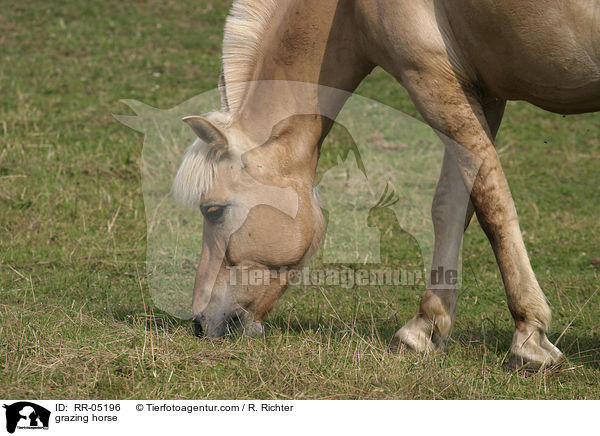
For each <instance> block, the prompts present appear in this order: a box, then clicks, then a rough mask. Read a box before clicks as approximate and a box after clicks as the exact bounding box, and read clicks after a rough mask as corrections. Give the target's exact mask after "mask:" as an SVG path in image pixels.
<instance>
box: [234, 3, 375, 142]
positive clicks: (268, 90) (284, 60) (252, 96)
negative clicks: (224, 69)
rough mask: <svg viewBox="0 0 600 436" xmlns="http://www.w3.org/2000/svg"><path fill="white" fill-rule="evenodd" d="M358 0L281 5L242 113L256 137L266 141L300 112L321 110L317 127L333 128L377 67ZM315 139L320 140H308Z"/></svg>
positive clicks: (264, 42)
mask: <svg viewBox="0 0 600 436" xmlns="http://www.w3.org/2000/svg"><path fill="white" fill-rule="evenodd" d="M353 3H354V2H348V1H345V0H291V1H290V2H289V3H288V7H283V8H278V9H277V11H276V13H275V16H273V17H272V23H273V24H272V26H271V28H270V30H268V31H267V32H266V34H265V35H264V38H263V39H262V44H261V49H260V50H259V53H260V55H259V57H258V59H257V62H256V66H255V69H254V71H253V74H252V75H251V80H252V82H251V83H249V84H248V86H247V92H246V96H245V98H244V101H243V103H242V105H241V107H240V109H239V113H238V121H239V123H240V125H242V126H243V127H246V128H244V130H246V131H250V132H251V133H250V134H251V136H253V139H254V140H255V141H257V142H259V143H261V142H262V141H263V140H264V139H265V138H267V137H268V135H269V134H270V132H271V130H270V129H271V128H272V126H274V125H276V124H277V123H278V122H279V121H281V120H284V119H287V118H289V117H291V116H294V115H299V114H314V115H320V117H317V118H316V120H318V121H317V122H315V123H314V126H312V127H311V128H314V129H319V130H320V131H321V132H320V133H321V134H320V138H321V139H322V138H324V136H325V135H326V134H327V132H328V131H329V129H330V127H331V125H332V123H333V120H334V119H335V117H336V116H337V114H338V112H339V111H340V109H341V108H342V106H343V104H344V103H345V101H346V99H347V98H348V97H349V96H350V95H351V93H352V91H354V89H355V88H356V87H357V86H358V84H359V83H360V81H361V80H362V79H363V78H364V77H365V76H366V75H367V74H368V73H369V72H370V71H371V69H372V68H373V65H372V64H371V63H370V62H369V61H368V60H367V59H366V56H364V54H363V50H362V47H361V44H360V41H359V40H358V38H359V36H358V35H359V32H357V31H356V26H355V23H354V22H353V17H354V15H355V14H354V11H353V8H354V5H353ZM303 127H304V128H306V126H303ZM315 145H320V141H319V144H307V146H311V147H314V146H315Z"/></svg>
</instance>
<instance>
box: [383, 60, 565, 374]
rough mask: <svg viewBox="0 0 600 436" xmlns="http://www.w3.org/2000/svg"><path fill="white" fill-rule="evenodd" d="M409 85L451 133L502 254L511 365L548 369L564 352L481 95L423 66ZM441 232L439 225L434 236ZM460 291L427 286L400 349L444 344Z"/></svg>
mask: <svg viewBox="0 0 600 436" xmlns="http://www.w3.org/2000/svg"><path fill="white" fill-rule="evenodd" d="M404 84H405V86H406V87H407V89H408V90H409V92H410V93H411V95H412V97H413V100H414V101H415V103H416V104H417V106H418V107H419V109H420V111H421V113H422V114H423V117H424V118H425V119H426V120H427V121H428V122H429V124H430V125H431V126H432V127H434V128H435V129H436V130H437V131H438V132H441V133H442V134H443V135H445V136H446V137H447V138H448V140H446V141H445V142H446V145H447V150H448V149H451V150H452V155H453V156H454V157H455V158H456V162H457V164H458V165H457V167H458V170H459V172H460V174H461V177H462V179H463V182H464V184H465V186H467V188H468V189H469V190H470V197H471V201H472V202H473V205H474V207H475V211H476V213H477V217H478V220H479V223H480V224H481V226H482V228H483V230H484V231H485V233H486V235H487V237H488V239H489V241H490V243H491V245H492V248H493V250H494V254H495V255H496V259H497V261H498V265H499V267H500V271H501V273H502V279H503V281H504V287H505V290H506V295H507V301H508V307H509V309H510V312H511V314H512V316H513V318H514V320H515V327H516V328H515V334H514V337H513V343H512V346H511V354H512V362H513V364H514V365H515V366H520V365H521V364H523V363H526V362H530V363H531V365H532V366H533V367H543V366H548V365H552V364H555V363H557V362H559V361H560V360H561V359H562V354H561V353H560V351H559V350H558V349H557V348H556V347H554V345H552V344H551V343H550V341H549V340H548V338H547V337H546V331H547V329H548V327H549V323H550V317H551V313H550V308H549V307H548V304H547V302H546V298H545V296H544V294H543V293H542V290H541V288H540V286H539V284H538V282H537V280H536V278H535V275H534V273H533V270H532V268H531V264H530V262H529V257H528V255H527V251H526V249H525V244H524V242H523V238H522V236H521V231H520V228H519V222H518V217H517V212H516V209H515V205H514V201H513V199H512V196H511V194H510V189H509V187H508V183H507V181H506V177H505V176H504V172H503V170H502V166H501V165H500V160H499V158H498V154H497V153H496V150H495V148H494V145H493V128H492V126H491V125H489V124H488V122H487V120H486V113H485V109H484V105H483V104H482V102H481V98H480V96H479V95H477V93H473V94H471V93H469V92H468V91H466V90H467V89H473V88H470V87H467V86H464V84H462V83H459V81H458V80H457V79H456V78H455V77H451V75H440V74H439V73H438V72H437V71H433V72H431V76H429V75H428V74H427V72H425V71H420V72H418V73H411V74H407V75H406V76H405V77H404ZM490 124H491V123H490ZM436 196H437V194H436ZM453 219H454V221H453ZM453 219H452V218H449V217H448V218H446V217H444V218H442V219H441V222H442V223H443V225H442V228H443V227H447V228H449V229H451V230H443V233H444V234H447V235H449V238H450V240H451V241H454V243H455V241H457V240H458V236H457V234H458V232H457V230H456V222H455V221H456V217H454V218H453ZM435 221H436V218H435V217H434V222H435ZM438 221H440V220H439V219H438ZM447 222H448V223H449V224H447ZM452 222H454V224H452ZM438 227H439V224H438ZM452 235H454V237H452ZM437 236H438V232H437V230H436V239H437ZM447 247H450V248H447V252H448V253H452V259H453V258H454V254H453V253H454V252H457V251H456V250H457V249H456V248H455V247H453V246H452V247H451V244H450V243H447ZM448 261H450V260H448V259H447V260H444V262H448ZM455 294H456V291H455V290H454V291H452V292H449V291H447V290H446V291H443V290H435V289H428V290H427V291H426V292H425V294H424V295H423V298H422V300H421V305H420V311H419V314H417V316H415V317H414V318H413V319H412V320H410V321H409V322H408V323H407V325H405V326H404V327H403V328H402V329H400V330H399V331H398V333H397V334H396V337H395V339H394V343H393V344H394V348H398V347H401V346H402V345H405V346H407V347H409V348H414V349H416V350H419V351H425V350H428V349H430V348H432V347H433V345H434V344H435V343H436V340H437V342H440V341H439V339H438V338H437V337H436V335H438V336H440V338H441V339H443V335H444V334H447V333H448V332H449V329H450V326H451V325H452V322H451V321H452V315H453V311H454V307H455V302H456V295H455ZM426 332H428V334H427V333H426Z"/></svg>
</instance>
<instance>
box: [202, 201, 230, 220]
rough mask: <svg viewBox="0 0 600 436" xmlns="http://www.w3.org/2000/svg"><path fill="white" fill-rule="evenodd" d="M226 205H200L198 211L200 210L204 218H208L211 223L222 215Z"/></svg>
mask: <svg viewBox="0 0 600 436" xmlns="http://www.w3.org/2000/svg"><path fill="white" fill-rule="evenodd" d="M226 207H227V206H218V205H212V206H202V207H200V211H201V212H202V215H204V218H206V219H207V220H209V221H210V222H211V223H216V222H218V221H219V220H220V219H221V218H222V217H223V213H224V212H225V208H226Z"/></svg>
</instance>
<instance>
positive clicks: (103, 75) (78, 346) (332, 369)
mask: <svg viewBox="0 0 600 436" xmlns="http://www.w3.org/2000/svg"><path fill="white" fill-rule="evenodd" d="M224 3H227V2H222V1H220V0H202V1H196V2H183V1H181V2H174V1H167V2H163V1H133V2H122V1H115V0H107V1H104V2H86V1H83V0H79V1H77V0H65V1H61V2H43V1H39V0H32V1H28V2H12V1H9V0H0V28H2V32H1V34H0V55H1V56H2V64H1V65H0V96H1V97H0V296H1V299H0V380H2V382H0V398H39V399H43V398H80V399H84V398H105V399H112V398H120V399H133V398H171V399H192V398H195V399H201V398H209V399H225V398H226V399H232V398H235V399H239V398H262V399H274V398H279V399H288V398H295V399H309V398H312V399H317V398H319V399H359V398H362V399H392V398H395V399H433V398H436V399H437V398H460V399H517V398H529V399H535V398H540V399H541V398H544V399H547V398H548V399H569V398H578V399H590V398H595V399H598V398H600V387H599V386H600V304H599V303H600V295H598V290H599V289H600V288H599V285H598V279H599V276H600V251H599V246H598V240H599V239H600V224H599V219H598V217H599V216H600V191H599V190H598V181H599V179H600V177H599V174H598V171H599V169H600V133H599V129H598V126H599V125H600V123H599V121H600V117H599V114H588V115H581V116H569V117H566V118H565V117H561V116H558V115H554V114H549V113H546V112H543V111H541V110H539V109H536V108H534V107H532V106H531V105H528V104H526V103H521V102H515V103H509V105H508V108H507V114H506V118H505V121H504V124H503V126H502V128H501V131H500V134H499V139H498V149H499V152H500V156H501V160H502V162H503V164H504V168H505V171H506V174H507V177H508V180H509V183H510V185H511V188H512V191H513V195H514V197H515V201H516V205H517V210H518V211H519V214H520V218H521V226H522V229H523V233H524V239H525V242H526V244H527V247H528V249H529V252H530V255H531V259H532V264H533V268H534V270H535V271H536V273H537V275H538V279H539V281H540V284H541V286H542V288H543V289H544V291H545V293H546V295H547V297H548V300H549V302H550V305H551V307H552V309H553V322H552V327H551V330H550V333H549V338H550V340H551V341H553V342H555V341H557V340H559V341H558V345H559V347H560V348H561V349H562V350H563V351H564V352H565V354H566V356H567V358H568V362H567V363H566V364H565V365H564V367H563V368H562V369H560V370H558V371H554V372H546V373H542V374H537V375H534V376H530V377H523V376H522V375H521V374H520V373H516V372H510V371H508V370H507V369H506V366H505V364H506V361H507V358H508V356H507V352H508V348H509V345H510V341H511V339H512V328H513V324H512V320H511V318H510V315H509V312H508V309H507V307H506V301H505V296H504V292H503V287H502V281H501V278H500V275H499V272H498V269H497V266H496V263H495V260H494V256H493V254H492V252H491V249H490V247H489V244H488V242H487V240H486V238H485V236H484V235H483V233H482V231H481V229H480V228H479V226H478V225H477V223H476V222H473V223H472V226H471V227H470V228H469V230H468V232H467V234H466V239H465V244H464V250H463V253H464V282H465V283H464V286H463V288H462V290H461V291H460V298H459V303H458V318H457V323H456V326H455V329H454V333H453V335H452V339H451V340H450V342H449V344H448V347H447V350H446V352H445V353H444V354H438V355H429V356H414V355H406V356H401V357H397V356H394V355H390V354H388V353H387V351H386V349H387V346H388V343H389V341H390V340H391V338H392V335H393V333H394V332H395V331H396V330H397V328H399V327H400V326H401V324H402V323H403V322H404V321H406V320H407V319H408V318H410V317H411V316H412V315H413V313H414V311H415V309H416V308H417V305H418V299H419V294H418V292H406V291H402V292H399V291H397V290H395V289H383V288H382V289H368V290H365V289H362V290H361V289H355V290H347V289H343V288H332V287H327V288H318V287H314V288H302V289H291V290H289V291H288V292H287V293H286V294H285V295H284V296H283V298H282V299H281V301H280V302H279V304H278V305H277V307H276V309H275V310H274V312H273V313H272V315H271V316H270V317H269V319H268V321H267V323H266V337H265V338H261V339H249V338H246V337H242V336H235V337H232V338H227V339H224V340H220V341H208V340H199V339H197V338H195V337H193V336H192V334H191V328H190V325H189V323H188V322H186V321H181V320H179V319H177V318H173V317H170V316H169V315H167V314H165V313H162V312H160V311H159V310H157V309H156V308H155V307H154V306H153V302H152V299H151V298H150V295H149V293H148V285H147V281H146V267H145V255H146V219H145V216H144V204H143V196H142V190H141V181H140V175H139V162H140V159H141V149H142V143H143V137H142V136H141V135H140V134H139V133H136V132H134V131H133V130H131V129H129V128H127V127H125V126H124V125H122V124H120V123H118V122H117V121H116V120H115V119H114V118H113V117H112V116H111V114H113V113H127V111H128V109H127V108H126V107H125V106H124V105H123V104H122V103H120V102H119V100H120V99H124V98H128V99H138V100H141V101H144V102H145V103H147V104H151V105H153V106H155V107H158V108H169V107H172V106H175V105H177V104H179V103H181V102H183V101H185V100H186V99H188V98H191V97H193V96H195V95H197V94H199V93H201V92H203V91H207V90H210V89H213V88H214V87H215V85H216V83H217V77H218V73H219V68H220V57H219V52H220V41H221V36H222V29H223V23H224V18H225V16H226V13H227V8H228V4H224ZM358 93H359V94H361V95H364V96H367V97H370V98H372V99H375V100H378V101H380V102H383V103H385V104H387V105H390V106H392V107H394V108H396V109H399V110H402V111H404V112H406V113H408V114H410V115H412V116H415V117H418V115H417V114H416V111H415V109H414V107H413V105H412V103H411V102H410V100H409V98H408V96H407V94H406V92H405V91H404V90H403V89H402V88H401V87H400V86H399V85H397V84H396V83H394V81H393V79H392V78H390V77H389V76H388V75H387V74H386V73H384V72H382V71H381V70H376V71H374V73H373V74H372V75H371V76H370V77H368V79H367V80H366V81H365V82H364V83H363V84H362V85H361V87H360V88H359V90H358ZM129 113H131V112H129ZM333 134H334V136H333V137H332V138H331V139H330V141H331V142H335V140H336V137H335V135H336V134H337V133H336V132H334V133H333ZM391 156H392V155H391ZM391 158H393V157H391Z"/></svg>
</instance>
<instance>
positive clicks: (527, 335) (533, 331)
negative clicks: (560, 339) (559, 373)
mask: <svg viewBox="0 0 600 436" xmlns="http://www.w3.org/2000/svg"><path fill="white" fill-rule="evenodd" d="M510 354H511V359H510V363H509V366H510V367H512V368H513V369H519V368H524V369H526V370H528V371H538V370H541V369H546V368H550V367H554V366H558V365H560V364H561V363H562V362H563V361H564V356H563V354H562V353H561V352H560V350H559V349H558V348H556V347H555V346H554V344H552V343H551V342H550V341H549V340H548V338H547V337H546V333H545V331H544V329H541V328H539V327H538V326H536V325H535V324H526V323H523V324H521V325H519V326H518V327H517V329H516V330H515V334H514V336H513V342H512V345H511V347H510Z"/></svg>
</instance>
